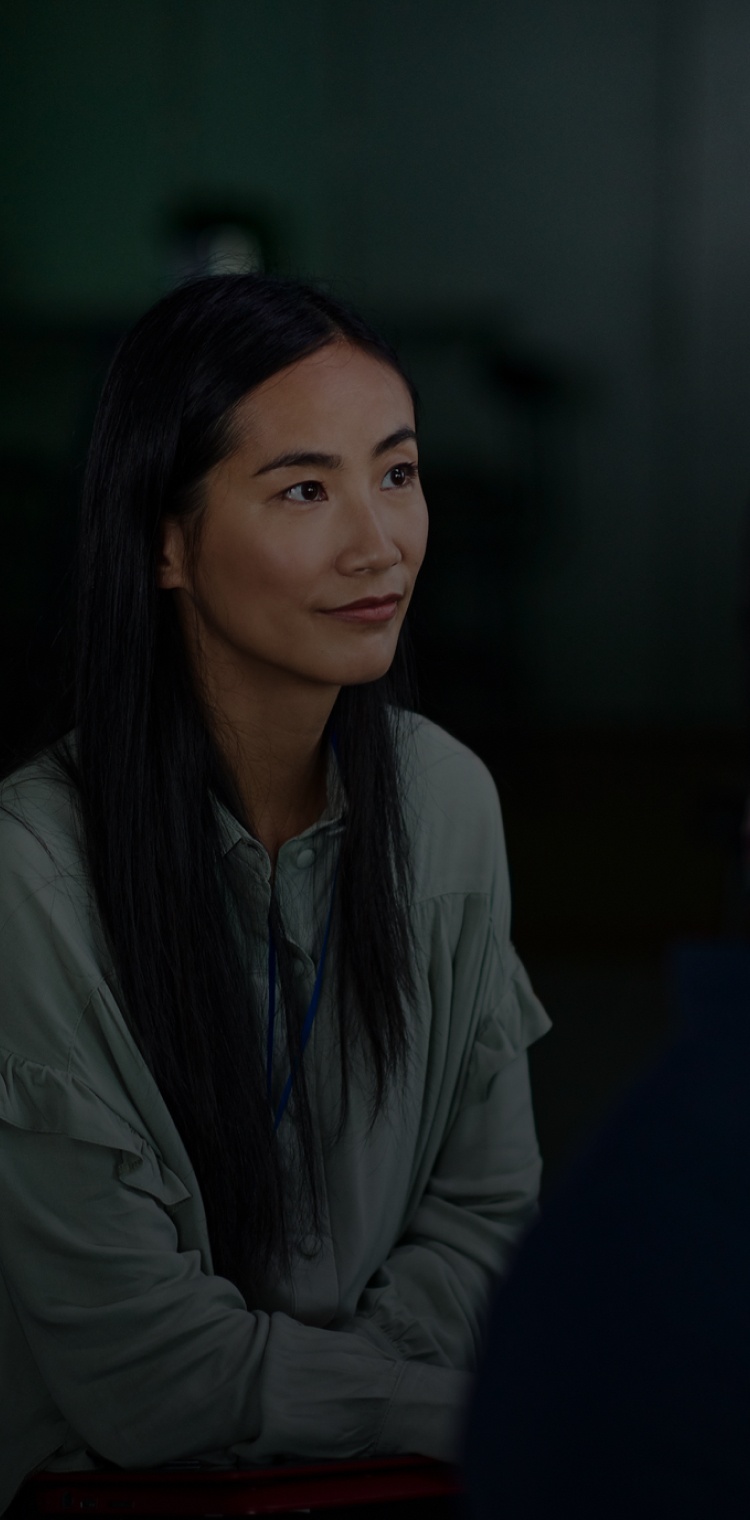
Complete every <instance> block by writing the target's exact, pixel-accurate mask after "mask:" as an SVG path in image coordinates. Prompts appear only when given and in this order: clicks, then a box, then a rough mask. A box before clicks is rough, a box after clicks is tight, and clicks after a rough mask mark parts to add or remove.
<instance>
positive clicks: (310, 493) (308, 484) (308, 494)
mask: <svg viewBox="0 0 750 1520" xmlns="http://www.w3.org/2000/svg"><path fill="white" fill-rule="evenodd" d="M322 490H323V486H322V485H321V482H320V481H319V480H301V481H300V483H299V485H297V486H288V487H287V489H286V491H282V493H281V495H282V499H283V500H285V501H322V500H323V497H322V496H320V494H319V493H320V492H321V491H322ZM294 491H301V492H302V495H301V496H295V495H293V492H294Z"/></svg>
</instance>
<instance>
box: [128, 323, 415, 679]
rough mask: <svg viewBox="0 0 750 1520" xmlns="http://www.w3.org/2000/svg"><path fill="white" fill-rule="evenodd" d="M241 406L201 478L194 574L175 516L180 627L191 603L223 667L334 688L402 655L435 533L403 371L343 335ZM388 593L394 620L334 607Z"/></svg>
mask: <svg viewBox="0 0 750 1520" xmlns="http://www.w3.org/2000/svg"><path fill="white" fill-rule="evenodd" d="M236 420H237V425H238V429H239V434H238V437H239V441H238V445H237V447H236V449H235V451H234V453H232V454H231V455H230V456H229V457H228V458H226V459H224V460H222V461H221V463H219V464H218V465H216V466H215V468H214V469H213V470H211V471H210V473H209V474H208V476H207V477H206V480H205V483H204V484H205V501H206V512H205V517H204V522H203V531H202V538H201V542H200V548H199V552H198V560H197V565H196V582H195V584H194V585H191V584H190V582H189V579H188V575H187V571H186V568H185V563H184V559H183V547H182V534H181V530H180V526H179V523H178V522H176V521H175V520H169V519H166V520H165V523H164V535H163V545H162V547H163V556H162V562H161V564H160V567H159V575H158V579H159V584H160V585H161V586H163V587H172V588H177V596H178V600H179V603H180V607H179V611H180V617H181V621H182V624H183V628H184V629H185V632H186V633H187V634H190V625H191V624H193V617H192V616H188V617H187V622H186V614H192V613H193V611H194V613H195V617H196V619H197V624H198V630H197V631H198V632H199V635H200V645H201V653H202V655H203V657H204V659H205V660H207V662H208V669H209V671H212V672H213V674H214V676H216V677H217V678H219V680H220V681H221V678H222V675H226V676H229V677H230V678H232V679H234V678H236V676H237V675H238V673H240V672H241V673H242V676H247V677H249V678H250V679H251V681H253V682H258V681H259V682H260V685H261V686H264V685H267V682H268V680H269V679H271V680H273V679H274V677H275V678H276V679H277V680H278V678H279V677H281V676H282V675H283V674H285V675H286V676H287V677H289V676H291V677H292V678H298V679H299V680H302V681H303V682H308V683H309V682H313V683H320V684H322V685H325V686H335V687H340V686H343V685H353V684H356V683H359V682H365V681H372V680H376V679H377V678H378V677H379V676H381V675H384V674H385V672H386V671H387V670H388V668H389V666H390V665H391V662H392V660H393V656H394V654H395V650H396V645H397V642H398V636H399V631H400V628H401V624H402V622H403V620H404V616H405V613H406V609H407V607H408V605H409V602H410V600H411V595H412V591H413V589H414V583H415V581H416V578H417V574H418V572H419V568H420V566H421V564H422V560H423V558H424V554H425V549H426V545H427V528H428V520H427V506H426V504H425V500H424V496H423V495H422V488H421V486H420V483H419V477H418V475H417V471H416V466H417V458H418V455H417V445H416V440H415V438H414V436H413V432H414V410H413V406H412V401H411V396H410V394H409V390H408V388H407V386H406V385H405V383H404V381H403V380H402V379H401V377H400V375H398V374H397V372H396V371H395V370H393V369H392V368H391V367H390V366H389V365H388V364H387V363H385V362H382V361H381V360H379V359H375V358H373V357H372V356H371V355H370V354H367V353H364V352H363V351H362V350H361V349H358V348H356V347H352V346H351V345H350V344H349V343H347V342H344V341H336V342H333V343H331V344H329V345H328V346H327V347H326V348H323V349H319V350H318V351H317V352H316V353H314V354H311V355H309V356H308V357H307V358H304V359H301V360H298V361H297V362H296V363H295V364H292V365H290V366H289V367H288V368H287V369H284V370H282V371H280V372H279V373H278V374H276V375H273V376H272V377H271V379H270V380H267V381H265V382H264V383H263V384H262V385H260V386H258V387H257V389H255V390H253V391H252V392H250V393H249V394H248V395H247V396H246V397H245V398H244V400H243V401H242V402H241V403H240V405H239V407H238V409H237V413H236ZM289 456H296V457H295V458H294V459H290V457H289ZM391 592H394V593H400V594H401V601H400V602H399V604H398V607H397V610H396V613H395V616H393V617H392V618H390V619H389V620H388V621H386V622H378V623H361V622H359V623H358V622H347V621H343V620H341V619H339V618H334V617H330V616H328V615H327V612H326V609H330V608H333V607H340V606H341V605H342V604H343V603H347V602H352V601H358V600H360V598H363V597H383V596H386V595H388V594H389V593H391ZM187 601H189V602H190V603H191V604H192V606H188V605H187ZM195 631H196V630H195V627H194V624H193V636H194V633H195Z"/></svg>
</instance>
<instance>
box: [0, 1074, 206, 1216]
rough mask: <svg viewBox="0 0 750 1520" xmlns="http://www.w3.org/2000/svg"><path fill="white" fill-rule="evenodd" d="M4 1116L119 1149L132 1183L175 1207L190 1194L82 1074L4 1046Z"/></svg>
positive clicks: (123, 1177) (0, 1090)
mask: <svg viewBox="0 0 750 1520" xmlns="http://www.w3.org/2000/svg"><path fill="white" fill-rule="evenodd" d="M0 1120H4V1121H5V1122H6V1123H7V1124H12V1125H13V1126H14V1127H15V1128H16V1129H21V1130H30V1131H33V1132H34V1133H36V1134H45V1135H65V1136H67V1138H68V1139H70V1140H85V1141H88V1142H89V1143H90V1144H92V1145H103V1146H108V1147H109V1148H110V1149H111V1150H114V1151H116V1152H117V1153H118V1162H117V1175H118V1177H119V1179H120V1181H121V1182H122V1183H124V1185H125V1186H126V1187H130V1188H135V1189H136V1190H137V1191H138V1192H142V1193H148V1194H150V1196H151V1197H152V1198H156V1199H158V1201H159V1202H160V1203H162V1204H163V1205H164V1207H165V1208H170V1207H172V1206H174V1205H175V1204H178V1203H181V1202H182V1201H183V1200H184V1199H186V1198H189V1197H190V1193H189V1192H188V1189H187V1188H186V1187H185V1185H184V1183H182V1182H181V1181H180V1178H179V1177H178V1176H177V1175H176V1173H175V1172H173V1171H171V1170H170V1168H169V1167H168V1166H166V1165H165V1164H164V1162H163V1161H162V1160H161V1158H160V1157H159V1156H158V1155H157V1153H156V1151H155V1149H154V1148H153V1146H151V1145H150V1144H149V1143H148V1141H147V1140H145V1139H144V1137H143V1135H140V1134H138V1132H137V1130H135V1129H133V1127H132V1125H130V1124H128V1122H127V1120H126V1119H124V1118H122V1117H121V1115H120V1114H117V1113H115V1112H114V1111H113V1110H112V1109H111V1108H109V1107H108V1105H107V1104H106V1103H104V1102H103V1101H102V1099H101V1098H100V1097H99V1096H98V1094H97V1093H95V1092H94V1091H93V1089H92V1088H90V1087H87V1086H86V1084H85V1083H84V1082H82V1081H81V1080H80V1079H79V1078H78V1077H75V1076H71V1075H69V1074H68V1073H66V1072H60V1071H55V1070H54V1068H53V1067H51V1066H45V1065H42V1064H41V1063H40V1062H38V1061H29V1060H26V1059H24V1058H23V1057H20V1056H17V1055H14V1054H13V1053H12V1052H10V1051H4V1050H0Z"/></svg>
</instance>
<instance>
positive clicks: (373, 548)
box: [345, 490, 401, 565]
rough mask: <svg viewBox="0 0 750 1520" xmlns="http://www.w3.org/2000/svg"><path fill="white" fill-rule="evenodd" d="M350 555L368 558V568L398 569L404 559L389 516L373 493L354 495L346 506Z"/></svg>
mask: <svg viewBox="0 0 750 1520" xmlns="http://www.w3.org/2000/svg"><path fill="white" fill-rule="evenodd" d="M345 517H346V542H347V553H348V554H350V555H354V556H356V557H358V558H363V557H366V559H367V563H368V564H376V565H394V564H396V563H397V561H398V560H400V559H401V551H400V549H399V548H398V546H397V545H396V543H395V541H394V538H393V533H392V530H391V526H390V522H389V514H388V512H387V510H386V507H385V505H384V503H383V502H382V500H381V499H380V497H379V496H373V495H372V494H371V493H370V492H369V491H366V490H363V491H356V492H355V491H352V493H351V495H350V496H349V498H348V499H347V502H346V514H345Z"/></svg>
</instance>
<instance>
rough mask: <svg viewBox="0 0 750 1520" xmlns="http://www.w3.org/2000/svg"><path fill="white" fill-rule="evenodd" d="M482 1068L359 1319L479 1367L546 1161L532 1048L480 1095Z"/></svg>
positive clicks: (402, 1344)
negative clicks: (491, 1305)
mask: <svg viewBox="0 0 750 1520" xmlns="http://www.w3.org/2000/svg"><path fill="white" fill-rule="evenodd" d="M480 1071H481V1065H480V1063H479V1062H477V1069H476V1072H475V1082H474V1083H472V1085H471V1090H470V1092H469V1093H468V1094H467V1095H466V1099H465V1102H464V1104H463V1105H462V1108H461V1112H460V1115H459V1117H458V1119H457V1120H456V1122H455V1123H454V1125H453V1128H452V1130H451V1132H450V1134H449V1135H448V1136H447V1138H446V1141H445V1144H444V1146H443V1149H442V1151H441V1154H440V1157H439V1161H438V1164H437V1166H436V1168H435V1170H434V1172H433V1175H432V1177H431V1179H430V1182H429V1184H428V1186H427V1188H426V1190H425V1193H424V1195H423V1198H422V1201H421V1203H420V1204H419V1207H418V1209H417V1211H416V1214H415V1217H414V1219H413V1221H412V1222H411V1224H410V1225H409V1228H408V1229H407V1230H406V1232H405V1233H404V1235H403V1236H402V1238H401V1239H400V1240H399V1242H398V1244H397V1245H396V1246H395V1248H394V1249H393V1250H392V1251H391V1252H390V1254H389V1256H388V1257H387V1259H386V1260H385V1261H384V1263H383V1265H382V1267H380V1268H379V1270H378V1271H377V1272H376V1273H375V1274H374V1276H373V1277H372V1278H371V1279H370V1282H369V1283H368V1285H367V1287H366V1288H365V1290H364V1292H363V1294H362V1296H361V1298H360V1300H359V1303H358V1305H357V1310H356V1314H355V1316H354V1319H353V1321H352V1322H351V1325H352V1328H355V1327H356V1328H358V1329H362V1330H363V1331H365V1332H366V1333H370V1334H371V1335H373V1331H374V1332H375V1333H374V1335H373V1339H376V1338H377V1342H378V1344H381V1345H386V1344H387V1343H388V1341H390V1342H391V1343H392V1344H393V1345H394V1346H396V1347H397V1348H399V1349H400V1350H401V1351H402V1352H403V1353H404V1354H405V1355H406V1356H409V1357H417V1358H420V1359H421V1360H423V1361H425V1362H428V1363H432V1364H434V1365H438V1366H443V1367H453V1368H461V1369H465V1370H471V1369H473V1368H474V1367H475V1365H476V1361H477V1356H478V1353H479V1350H480V1347H481V1336H482V1331H483V1329H484V1318H485V1310H486V1306H487V1301H488V1298H489V1294H490V1292H491V1289H492V1287H493V1285H494V1283H495V1282H496V1281H497V1278H498V1276H499V1275H501V1274H502V1273H504V1271H505V1270H506V1268H507V1265H508V1263H509V1260H510V1256H511V1253H512V1249H513V1246H514V1244H515V1243H516V1241H517V1240H518V1238H519V1237H520V1235H521V1234H522V1233H523V1231H524V1230H525V1229H526V1227H527V1226H528V1225H529V1224H530V1223H531V1221H532V1220H533V1219H534V1217H535V1215H536V1200H537V1196H538V1191H539V1179H540V1174H541V1159H540V1156H539V1150H538V1146H537V1141H536V1133H535V1128H534V1118H533V1110H532V1102H531V1092H530V1086H529V1073H528V1058H527V1055H526V1053H525V1051H524V1052H523V1053H522V1054H520V1055H518V1056H516V1057H515V1059H513V1060H512V1061H511V1062H509V1063H508V1064H507V1065H505V1066H503V1067H502V1068H501V1069H500V1070H499V1071H498V1072H497V1073H496V1074H495V1075H494V1076H493V1077H492V1079H491V1081H490V1082H489V1083H488V1085H487V1091H486V1092H485V1093H484V1095H482V1093H481V1091H480V1090H479V1089H478V1082H479V1077H480Z"/></svg>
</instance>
